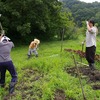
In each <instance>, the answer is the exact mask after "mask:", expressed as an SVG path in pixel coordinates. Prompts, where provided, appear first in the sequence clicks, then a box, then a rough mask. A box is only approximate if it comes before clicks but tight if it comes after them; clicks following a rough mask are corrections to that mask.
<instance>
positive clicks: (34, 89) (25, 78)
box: [0, 35, 100, 100]
mask: <svg viewBox="0 0 100 100" xmlns="http://www.w3.org/2000/svg"><path fill="white" fill-rule="evenodd" d="M84 38H85V37H83V36H82V35H81V36H80V37H79V39H77V40H67V41H64V42H63V49H65V48H71V49H75V50H81V42H82V41H83V40H84ZM97 45H99V42H98V44H97ZM99 49H100V46H98V48H97V52H98V53H100V52H99V51H100V50H99ZM60 50H61V43H60V41H53V42H45V43H43V42H42V43H41V45H40V47H39V50H38V53H39V57H38V58H36V57H35V56H34V55H33V56H32V58H30V59H29V60H27V52H28V45H27V46H19V47H17V46H16V47H15V48H14V49H13V50H12V52H11V57H12V60H13V62H14V65H15V67H16V69H17V72H18V83H17V85H16V89H15V94H16V95H15V96H12V97H11V100H23V99H24V100H34V99H35V100H54V94H55V91H56V90H57V89H61V90H64V91H65V95H66V97H67V98H73V99H75V100H82V99H83V97H82V92H81V87H80V84H79V80H78V78H77V77H76V78H75V77H73V76H71V75H70V74H68V73H67V72H66V69H67V68H71V67H73V66H75V65H74V63H73V59H72V55H71V54H70V53H68V52H66V51H62V52H60ZM75 57H76V58H77V59H78V60H80V59H79V57H78V56H77V55H76V56H75ZM83 61H84V62H86V60H85V59H83ZM96 65H97V66H98V67H97V68H98V69H100V68H99V65H100V63H99V62H96ZM65 67H66V69H65ZM10 79H11V76H10V74H9V73H8V72H7V75H6V89H1V88H0V99H1V100H3V97H5V96H6V95H7V94H8V87H9V82H10ZM86 81H87V80H85V79H82V85H83V87H84V92H85V95H86V98H87V100H94V98H95V99H97V100H99V99H100V95H99V94H100V91H96V90H95V91H94V90H92V88H91V86H90V84H87V83H86ZM66 100H67V99H66Z"/></svg>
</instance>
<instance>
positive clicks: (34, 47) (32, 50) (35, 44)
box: [28, 39, 40, 58]
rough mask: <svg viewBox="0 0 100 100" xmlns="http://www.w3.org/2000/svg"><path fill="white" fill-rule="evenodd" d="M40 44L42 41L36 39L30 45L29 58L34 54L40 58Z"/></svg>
mask: <svg viewBox="0 0 100 100" xmlns="http://www.w3.org/2000/svg"><path fill="white" fill-rule="evenodd" d="M39 44H40V40H38V39H34V41H32V42H31V43H30V45H29V50H28V58H30V57H31V55H32V53H34V54H35V56H36V57H38V52H37V47H38V45H39Z"/></svg>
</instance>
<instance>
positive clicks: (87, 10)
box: [62, 0, 100, 26]
mask: <svg viewBox="0 0 100 100" xmlns="http://www.w3.org/2000/svg"><path fill="white" fill-rule="evenodd" d="M62 1H63V2H64V3H65V5H64V7H65V8H69V9H70V11H71V12H72V15H73V17H74V19H75V22H76V24H77V25H78V26H82V21H85V20H89V19H94V20H95V21H96V22H97V23H98V24H99V25H100V21H99V20H100V19H99V18H100V17H99V16H100V12H99V10H100V3H99V2H94V3H85V2H81V1H79V0H62Z"/></svg>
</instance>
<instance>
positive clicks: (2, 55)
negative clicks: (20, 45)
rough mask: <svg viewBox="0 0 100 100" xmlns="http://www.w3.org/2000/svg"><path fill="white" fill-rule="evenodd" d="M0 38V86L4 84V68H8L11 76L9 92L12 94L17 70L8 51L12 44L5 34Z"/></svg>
mask: <svg viewBox="0 0 100 100" xmlns="http://www.w3.org/2000/svg"><path fill="white" fill-rule="evenodd" d="M0 38H1V39H0V86H1V87H4V86H5V74H6V70H8V71H9V73H10V75H11V77H12V78H11V82H10V84H9V93H10V94H12V93H13V92H14V88H15V84H16V83H17V72H16V69H15V66H14V64H13V62H12V59H11V57H10V52H11V49H12V48H13V47H14V44H13V42H11V41H10V38H8V37H6V36H3V37H2V36H0Z"/></svg>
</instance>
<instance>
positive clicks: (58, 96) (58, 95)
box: [54, 89, 74, 100]
mask: <svg viewBox="0 0 100 100" xmlns="http://www.w3.org/2000/svg"><path fill="white" fill-rule="evenodd" d="M54 100H74V99H73V98H68V97H66V95H65V92H64V91H63V90H60V89H57V90H56V92H55V98H54Z"/></svg>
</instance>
